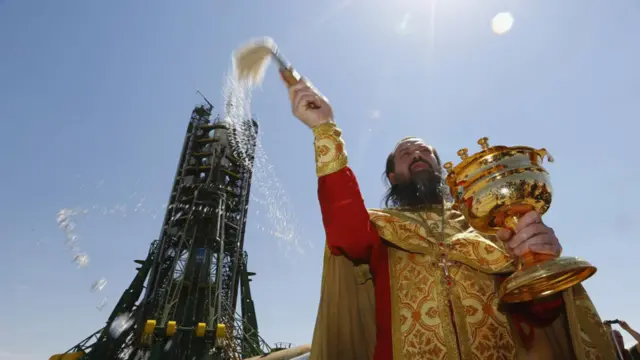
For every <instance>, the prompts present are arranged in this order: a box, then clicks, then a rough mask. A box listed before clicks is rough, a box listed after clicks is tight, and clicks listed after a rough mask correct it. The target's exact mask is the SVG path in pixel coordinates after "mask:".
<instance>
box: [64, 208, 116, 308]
mask: <svg viewBox="0 0 640 360" xmlns="http://www.w3.org/2000/svg"><path fill="white" fill-rule="evenodd" d="M88 212H89V210H88V209H82V210H77V209H76V210H74V209H68V208H65V209H61V210H60V211H58V214H57V215H56V222H57V223H58V227H59V228H60V230H62V231H63V232H64V233H65V235H66V238H67V240H66V245H67V247H68V248H69V250H70V251H71V256H72V259H73V262H74V263H75V264H76V265H77V267H78V268H79V269H80V268H85V267H87V266H88V265H89V255H88V254H87V253H85V252H83V251H82V250H81V249H80V245H79V241H78V240H79V237H78V234H77V233H76V232H75V230H76V219H77V217H78V216H81V215H86V214H87V213H88ZM105 286H107V279H105V278H101V279H99V280H96V281H95V282H94V283H93V284H92V285H91V292H100V291H102V290H103V289H104V288H105ZM107 302H108V299H107V298H106V297H105V298H103V299H102V301H101V302H100V304H99V305H98V306H97V307H96V308H97V309H98V311H102V310H103V309H104V308H105V307H106V306H107Z"/></svg>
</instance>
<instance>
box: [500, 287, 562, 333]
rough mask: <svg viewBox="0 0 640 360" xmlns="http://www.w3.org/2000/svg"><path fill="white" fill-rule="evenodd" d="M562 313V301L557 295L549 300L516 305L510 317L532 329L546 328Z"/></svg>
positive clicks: (544, 299)
mask: <svg viewBox="0 0 640 360" xmlns="http://www.w3.org/2000/svg"><path fill="white" fill-rule="evenodd" d="M563 311H564V300H563V299H562V296H561V295H559V294H557V295H552V296H550V297H549V298H543V299H540V300H535V301H531V302H525V303H522V304H518V306H516V307H515V308H514V311H512V316H513V317H514V318H515V319H516V320H519V321H521V322H525V323H527V324H528V325H529V326H532V327H546V326H549V325H551V324H552V323H553V322H554V321H555V320H556V319H557V318H558V316H559V315H560V314H561V313H562V312H563Z"/></svg>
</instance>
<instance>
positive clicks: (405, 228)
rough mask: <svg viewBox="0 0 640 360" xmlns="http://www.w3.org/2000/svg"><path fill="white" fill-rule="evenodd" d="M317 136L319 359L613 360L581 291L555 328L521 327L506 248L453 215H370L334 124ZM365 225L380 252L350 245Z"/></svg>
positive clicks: (315, 353) (568, 298)
mask: <svg viewBox="0 0 640 360" xmlns="http://www.w3.org/2000/svg"><path fill="white" fill-rule="evenodd" d="M314 134H315V136H316V139H315V140H316V163H317V172H318V176H319V197H320V202H321V207H322V210H323V221H324V225H325V229H326V230H327V243H328V248H327V250H326V251H325V260H324V269H323V278H322V291H321V301H320V305H319V311H318V317H317V322H316V328H315V331H314V336H313V342H312V351H311V359H312V360H333V359H337V360H352V359H353V360H370V359H372V358H374V357H375V359H376V360H383V359H387V358H388V359H389V360H391V358H392V359H393V360H411V359H443V360H444V359H464V360H466V359H470V360H471V359H505V360H506V359H518V360H533V359H558V360H561V359H562V360H564V359H579V360H583V359H603V360H608V359H615V354H614V349H613V346H612V342H611V339H610V337H609V335H608V333H607V332H606V330H605V328H604V326H603V325H602V322H601V321H600V318H599V316H598V314H597V312H596V310H595V308H594V306H593V304H592V303H591V301H590V300H589V297H588V295H587V294H586V292H585V290H584V289H583V288H582V287H581V286H576V287H574V288H572V289H570V290H568V291H565V292H564V293H563V294H562V300H563V302H562V303H563V305H562V307H563V308H562V309H560V310H561V311H560V312H559V314H558V316H556V317H555V318H554V319H552V321H551V322H550V323H547V324H545V325H544V326H542V327H536V326H535V325H532V324H530V323H527V322H526V321H524V322H523V321H520V320H517V319H516V315H518V312H519V311H520V312H522V311H523V310H522V309H520V310H518V309H516V310H515V312H514V310H513V309H512V310H511V311H510V310H509V309H503V308H501V306H500V304H499V300H498V298H497V290H498V285H499V281H500V279H501V277H503V276H506V275H508V274H509V273H511V272H513V270H514V269H513V265H512V263H511V260H510V258H509V256H508V255H507V254H506V252H505V251H504V250H503V249H502V247H501V245H499V244H498V243H494V242H492V241H490V240H488V239H486V238H483V237H482V236H480V235H479V234H477V233H475V232H474V231H473V230H472V229H469V227H468V225H467V223H466V221H465V220H464V218H463V217H462V216H461V215H460V214H459V213H456V212H455V211H453V210H451V209H445V210H444V217H445V221H444V224H445V226H444V231H443V229H442V228H441V224H442V223H443V221H442V214H443V209H442V208H433V209H431V210H429V211H427V210H422V211H400V210H368V211H367V210H366V209H364V203H363V202H362V199H361V195H360V193H359V189H358V187H357V182H356V181H355V178H354V177H353V175H352V173H351V171H350V169H349V168H348V167H347V161H346V152H345V151H344V145H343V142H342V140H341V137H340V131H339V130H338V129H337V128H336V127H335V126H334V125H333V124H328V125H323V126H320V127H317V128H315V129H314ZM361 208H362V209H363V211H361V210H360V209H361ZM364 217H366V220H367V223H369V224H370V226H371V229H372V230H373V232H374V233H377V237H378V238H379V239H383V240H382V241H381V242H380V245H371V244H374V243H375V240H371V239H373V238H375V236H369V235H367V236H368V239H370V240H367V241H368V243H365V244H363V243H362V241H361V240H359V239H356V238H354V239H349V238H348V236H349V234H361V233H363V232H362V231H360V232H358V231H354V229H355V226H356V225H354V224H358V223H363V221H362V220H363V218H364ZM371 229H370V230H371ZM369 232H371V231H369ZM358 244H360V245H358ZM376 244H377V243H376ZM370 245H371V246H370ZM376 249H382V250H376ZM377 253H384V256H378V255H376V254H377ZM374 258H375V259H378V260H373V259H374ZM362 259H367V261H364V262H363V261H362ZM379 259H383V262H384V264H379V263H376V261H379ZM374 267H375V268H376V269H378V270H376V271H372V270H373V269H374ZM380 269H384V271H383V270H380ZM385 271H386V274H387V275H384V274H385ZM372 272H373V273H374V276H373V281H371V280H372V279H371V278H372V276H371V275H372ZM376 272H377V273H376ZM376 280H377V282H376ZM374 282H375V286H374ZM387 282H388V283H387ZM383 288H384V289H387V290H380V289H383ZM376 295H377V296H378V297H380V296H382V297H383V298H379V299H376ZM376 300H378V304H376ZM383 302H385V304H386V303H388V304H387V305H385V304H381V303H383ZM387 310H388V311H387ZM387 312H390V314H387ZM387 317H388V318H389V321H385V318H387ZM380 324H383V326H385V327H387V326H388V327H389V328H390V329H381V328H380ZM387 335H388V336H387ZM386 346H388V347H389V349H385V347H386ZM382 353H384V354H385V355H384V356H383V355H381V354H382ZM389 357H390V358H389Z"/></svg>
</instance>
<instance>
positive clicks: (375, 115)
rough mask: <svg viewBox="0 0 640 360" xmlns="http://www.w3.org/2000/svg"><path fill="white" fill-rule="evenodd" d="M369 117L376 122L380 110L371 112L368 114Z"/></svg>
mask: <svg viewBox="0 0 640 360" xmlns="http://www.w3.org/2000/svg"><path fill="white" fill-rule="evenodd" d="M369 117H370V118H372V119H373V120H378V119H380V110H375V109H374V110H371V112H370V113H369Z"/></svg>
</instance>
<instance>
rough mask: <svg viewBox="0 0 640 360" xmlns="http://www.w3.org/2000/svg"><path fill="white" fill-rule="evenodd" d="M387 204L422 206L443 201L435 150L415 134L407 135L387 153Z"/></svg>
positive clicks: (439, 166) (384, 200)
mask: <svg viewBox="0 0 640 360" xmlns="http://www.w3.org/2000/svg"><path fill="white" fill-rule="evenodd" d="M385 179H386V180H387V181H388V182H389V188H388V190H387V193H386V194H385V196H384V199H383V202H384V205H385V206H387V207H420V206H430V205H438V204H441V203H442V190H441V189H442V167H441V163H440V157H439V156H438V153H437V152H436V150H435V149H434V148H433V147H432V146H430V145H427V144H426V143H425V142H424V141H423V140H421V139H419V138H416V137H406V138H404V139H402V140H400V142H398V144H397V145H396V147H395V149H394V150H393V152H392V153H391V154H389V156H388V157H387V164H386V168H385Z"/></svg>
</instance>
